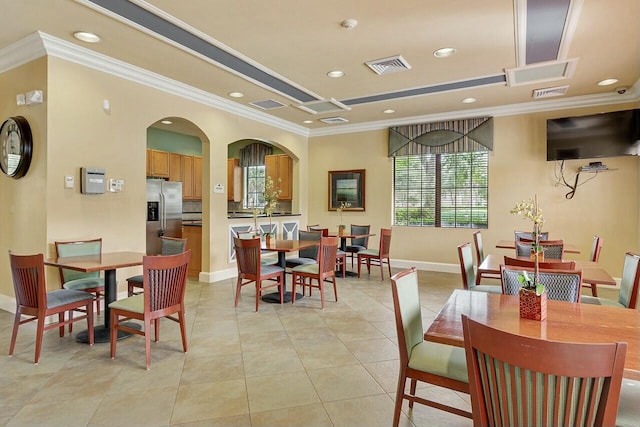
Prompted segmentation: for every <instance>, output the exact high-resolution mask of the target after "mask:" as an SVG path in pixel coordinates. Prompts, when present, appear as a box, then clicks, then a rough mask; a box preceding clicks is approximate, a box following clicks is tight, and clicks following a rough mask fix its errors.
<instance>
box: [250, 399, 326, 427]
mask: <svg viewBox="0 0 640 427" xmlns="http://www.w3.org/2000/svg"><path fill="white" fill-rule="evenodd" d="M333 425H334V424H333V423H332V422H331V420H330V419H329V416H328V415H327V411H326V410H325V408H324V406H323V405H321V404H317V405H309V406H298V407H295V408H285V409H278V410H275V411H265V412H254V413H252V414H251V426H252V427H272V426H279V427H304V426H310V427H311V426H312V427H333Z"/></svg>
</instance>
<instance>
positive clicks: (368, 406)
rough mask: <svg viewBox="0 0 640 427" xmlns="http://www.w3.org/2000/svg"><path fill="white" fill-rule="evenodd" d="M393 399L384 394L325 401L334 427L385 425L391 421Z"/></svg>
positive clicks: (378, 426)
mask: <svg viewBox="0 0 640 427" xmlns="http://www.w3.org/2000/svg"><path fill="white" fill-rule="evenodd" d="M393 405H394V403H393V400H391V399H390V398H389V396H387V395H386V394H379V395H376V396H366V397H359V398H356V399H346V400H338V401H335V402H328V403H325V407H326V408H327V412H328V413H329V417H331V421H332V422H333V425H334V426H335V427H387V426H390V425H392V422H393Z"/></svg>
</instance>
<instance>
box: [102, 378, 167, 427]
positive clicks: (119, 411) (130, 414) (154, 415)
mask: <svg viewBox="0 0 640 427" xmlns="http://www.w3.org/2000/svg"><path fill="white" fill-rule="evenodd" d="M125 390H126V389H125ZM176 393H177V387H169V388H157V389H152V390H146V391H134V392H131V391H129V392H125V391H123V390H121V392H120V393H118V394H111V395H109V396H107V397H106V398H105V399H104V400H103V401H102V403H101V404H100V406H99V407H98V410H97V411H96V413H95V415H94V416H93V418H92V419H91V422H90V423H89V426H91V427H97V426H105V427H110V426H125V425H130V426H137V427H153V426H160V425H168V424H169V421H170V420H171V413H172V412H173V404H174V402H175V400H176Z"/></svg>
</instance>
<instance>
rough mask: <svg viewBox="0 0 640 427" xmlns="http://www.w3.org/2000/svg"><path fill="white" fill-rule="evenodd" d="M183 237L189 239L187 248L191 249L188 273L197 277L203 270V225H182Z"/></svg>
mask: <svg viewBox="0 0 640 427" xmlns="http://www.w3.org/2000/svg"><path fill="white" fill-rule="evenodd" d="M182 237H183V238H185V239H187V245H186V246H185V250H189V249H191V259H190V260H189V267H188V269H187V275H188V276H189V277H195V278H197V277H198V276H199V275H200V270H202V227H198V226H189V225H185V226H183V227H182Z"/></svg>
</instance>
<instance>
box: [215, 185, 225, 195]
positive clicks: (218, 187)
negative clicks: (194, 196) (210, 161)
mask: <svg viewBox="0 0 640 427" xmlns="http://www.w3.org/2000/svg"><path fill="white" fill-rule="evenodd" d="M213 192H214V193H221V194H224V185H222V184H216V185H215V186H214V187H213Z"/></svg>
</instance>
